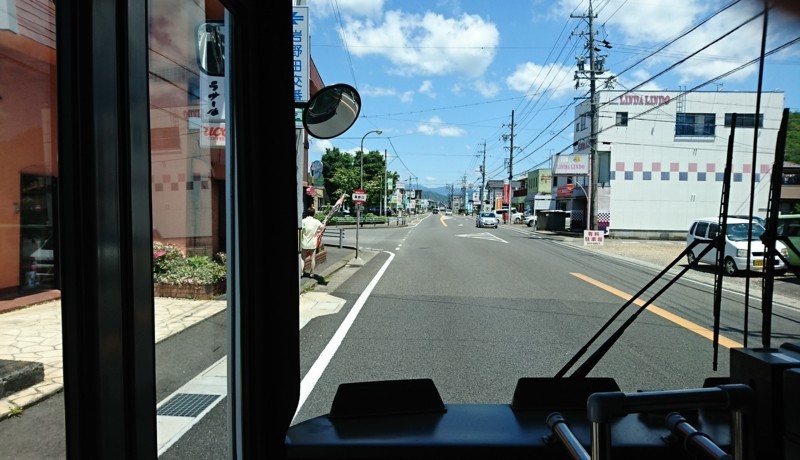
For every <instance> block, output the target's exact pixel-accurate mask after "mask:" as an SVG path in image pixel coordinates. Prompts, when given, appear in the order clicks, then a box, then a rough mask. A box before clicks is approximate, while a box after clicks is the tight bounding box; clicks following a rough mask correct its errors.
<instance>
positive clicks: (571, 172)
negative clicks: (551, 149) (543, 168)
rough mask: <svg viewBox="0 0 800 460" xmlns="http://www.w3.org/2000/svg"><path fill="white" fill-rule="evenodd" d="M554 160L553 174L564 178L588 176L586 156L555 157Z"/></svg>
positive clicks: (587, 158) (587, 157)
mask: <svg viewBox="0 0 800 460" xmlns="http://www.w3.org/2000/svg"><path fill="white" fill-rule="evenodd" d="M555 160H556V161H555V167H554V169H553V174H557V175H565V176H580V175H583V174H589V156H588V155H580V154H576V155H557V156H556V157H555Z"/></svg>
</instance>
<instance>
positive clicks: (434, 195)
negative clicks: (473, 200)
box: [419, 185, 472, 203]
mask: <svg viewBox="0 0 800 460" xmlns="http://www.w3.org/2000/svg"><path fill="white" fill-rule="evenodd" d="M419 189H420V190H422V198H423V199H426V200H433V201H440V202H442V203H449V202H450V190H451V189H450V187H425V186H424V185H420V186H419ZM452 192H453V193H454V194H456V195H462V194H463V192H462V191H461V189H460V188H455V187H453V189H452ZM471 194H472V189H468V190H467V197H469V196H471ZM462 196H463V195H462Z"/></svg>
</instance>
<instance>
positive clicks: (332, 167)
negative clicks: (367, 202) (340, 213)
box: [321, 147, 358, 203]
mask: <svg viewBox="0 0 800 460" xmlns="http://www.w3.org/2000/svg"><path fill="white" fill-rule="evenodd" d="M321 161H322V177H323V179H324V180H325V193H326V194H327V195H328V198H329V199H331V200H333V201H335V200H338V199H339V197H340V196H342V193H347V194H348V195H351V194H352V191H353V188H354V186H357V185H358V182H352V177H351V175H350V174H352V172H353V167H354V159H353V156H352V155H350V154H349V153H346V152H342V151H340V150H339V149H338V148H337V147H334V148H333V149H325V153H324V154H323V155H322V159H321ZM348 172H349V173H350V174H348ZM355 180H356V181H358V171H356V179H355ZM348 202H349V203H352V201H348Z"/></svg>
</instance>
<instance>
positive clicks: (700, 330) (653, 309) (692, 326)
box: [570, 273, 743, 348]
mask: <svg viewBox="0 0 800 460" xmlns="http://www.w3.org/2000/svg"><path fill="white" fill-rule="evenodd" d="M570 275H573V276H575V277H577V278H580V279H582V280H583V281H586V282H587V283H589V284H592V285H594V286H597V287H599V288H600V289H603V290H604V291H607V292H610V293H611V294H614V295H615V296H617V297H620V298H622V299H624V300H630V298H631V295H630V294H626V293H625V292H622V291H620V290H619V289H616V288H613V287H611V286H609V285H607V284H604V283H601V282H600V281H597V280H595V279H592V278H589V277H588V276H586V275H583V274H581V273H570ZM633 303H635V304H636V305H639V306H642V305H644V303H645V302H644V300H642V299H636V300H634V301H633ZM647 310H648V311H649V312H650V313H654V314H656V315H658V316H660V317H662V318H664V319H666V320H667V321H672V322H673V323H675V324H677V325H678V326H681V327H683V328H686V329H688V330H690V331H692V332H694V333H695V334H698V335H700V336H703V337H705V338H707V339H708V340H711V341H713V340H714V333H713V331H710V330H708V329H706V328H704V327H703V326H700V325H699V324H696V323H693V322H691V321H689V320H686V319H683V318H681V317H680V316H678V315H676V314H674V313H670V312H668V311H666V310H664V309H663V308H661V307H657V306H655V305H654V304H650V305H648V306H647ZM719 344H720V345H722V346H723V347H725V348H740V347H742V346H743V345H742V344H740V343H739V342H736V341H734V340H731V339H729V338H727V337H724V336H722V335H720V336H719Z"/></svg>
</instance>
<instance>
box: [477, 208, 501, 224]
mask: <svg viewBox="0 0 800 460" xmlns="http://www.w3.org/2000/svg"><path fill="white" fill-rule="evenodd" d="M499 222H500V221H499V220H498V218H497V214H495V213H493V212H491V211H483V212H481V213H480V214H478V218H477V219H475V226H476V227H478V228H497V224H498V223H499Z"/></svg>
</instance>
